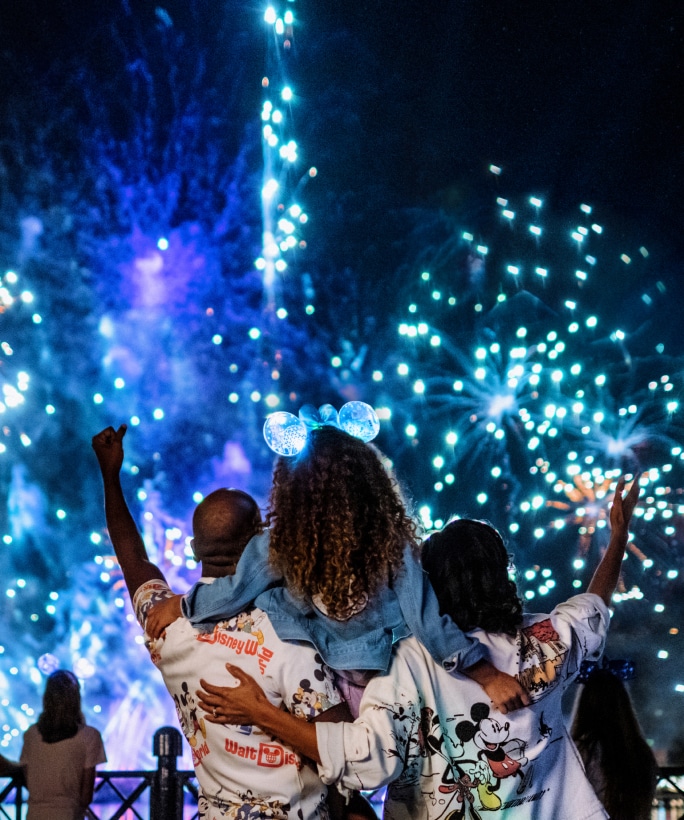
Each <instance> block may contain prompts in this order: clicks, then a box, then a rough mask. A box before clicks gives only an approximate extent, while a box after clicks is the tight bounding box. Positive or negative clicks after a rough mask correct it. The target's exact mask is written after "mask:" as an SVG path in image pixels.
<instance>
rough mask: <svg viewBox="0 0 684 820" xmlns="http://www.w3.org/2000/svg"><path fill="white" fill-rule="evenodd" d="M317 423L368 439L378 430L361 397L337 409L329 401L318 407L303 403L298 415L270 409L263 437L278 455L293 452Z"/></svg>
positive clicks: (373, 411)
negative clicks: (271, 411) (360, 399)
mask: <svg viewBox="0 0 684 820" xmlns="http://www.w3.org/2000/svg"><path fill="white" fill-rule="evenodd" d="M320 427H337V428H338V429H340V430H344V432H345V433H349V435H350V436H354V437H355V438H360V439H361V441H365V442H368V441H372V440H373V439H374V438H375V437H376V436H377V434H378V432H379V431H380V421H379V420H378V415H377V413H376V412H375V410H373V408H372V407H371V406H370V404H366V403H365V402H363V401H348V402H347V403H346V404H345V405H343V406H342V408H341V409H340V412H339V413H338V412H337V410H335V408H334V407H333V406H332V404H323V405H321V406H320V407H319V408H318V409H316V408H315V407H314V406H313V405H312V404H305V405H304V406H303V407H302V408H301V410H300V411H299V416H295V415H293V414H292V413H288V412H286V411H285V410H278V411H277V412H276V413H271V415H270V416H268V417H267V418H266V421H265V422H264V438H265V439H266V444H268V446H269V447H270V448H271V450H273V452H274V453H278V455H279V456H296V455H299V453H301V452H302V450H303V449H304V446H305V445H306V438H307V435H308V432H309V430H317V429H318V428H320Z"/></svg>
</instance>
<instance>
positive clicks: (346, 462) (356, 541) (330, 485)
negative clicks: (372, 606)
mask: <svg viewBox="0 0 684 820" xmlns="http://www.w3.org/2000/svg"><path fill="white" fill-rule="evenodd" d="M266 521H267V523H268V525H269V526H270V528H271V535H270V549H271V560H272V561H273V563H274V565H275V566H276V567H277V568H278V569H279V570H280V571H281V573H282V574H283V576H284V578H285V580H286V582H287V584H288V587H289V588H290V589H291V590H292V591H293V592H294V593H295V594H298V595H300V596H302V597H304V598H308V599H313V598H314V597H315V598H316V604H317V605H319V606H320V608H321V609H323V610H324V611H325V612H326V613H327V614H328V615H329V616H330V617H332V618H335V619H337V620H346V619H347V618H349V617H351V616H352V615H353V614H354V613H355V612H357V611H359V609H361V608H362V607H363V606H364V605H365V603H366V601H367V600H368V598H370V597H371V596H372V595H373V593H374V592H375V591H376V590H377V589H379V588H381V587H382V586H383V585H385V584H389V583H391V582H392V580H393V579H394V577H395V575H396V573H397V571H398V570H399V569H400V568H401V566H402V565H403V553H404V550H405V549H406V547H407V545H408V546H410V547H411V548H412V549H414V550H416V549H417V534H416V523H415V522H414V521H413V519H412V518H411V517H410V516H409V514H408V512H407V511H406V507H405V503H404V500H403V498H402V495H401V492H400V490H399V487H398V484H397V481H396V479H395V478H394V476H393V475H392V473H391V472H390V471H389V470H388V469H387V468H386V467H385V466H384V465H383V462H382V455H381V454H380V452H379V451H378V450H377V449H376V448H375V447H374V446H372V445H370V444H365V443H364V442H362V441H360V440H359V439H357V438H354V437H353V436H350V435H348V434H347V433H345V432H343V431H342V430H339V429H337V428H335V427H330V426H326V427H322V428H320V429H317V430H313V431H311V432H310V433H309V437H308V440H307V445H306V447H305V448H304V450H303V451H302V452H301V453H300V455H299V456H297V457H296V458H280V459H278V461H277V462H276V465H275V469H274V473H273V486H272V488H271V494H270V498H269V504H268V512H267V515H266Z"/></svg>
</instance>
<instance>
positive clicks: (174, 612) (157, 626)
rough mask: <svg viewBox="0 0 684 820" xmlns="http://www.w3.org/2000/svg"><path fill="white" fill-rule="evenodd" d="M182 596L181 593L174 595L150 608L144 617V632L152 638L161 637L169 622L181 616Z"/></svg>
mask: <svg viewBox="0 0 684 820" xmlns="http://www.w3.org/2000/svg"><path fill="white" fill-rule="evenodd" d="M182 598H183V596H182V595H174V596H173V597H171V598H165V599H164V600H163V601H159V603H158V604H155V605H154V606H153V607H151V608H150V611H149V612H148V613H147V617H146V618H145V632H147V634H148V635H149V636H150V638H152V639H153V640H157V639H158V638H161V636H162V635H163V634H164V630H165V629H166V627H167V626H169V624H172V623H173V622H174V621H177V620H178V618H182V617H183V611H182V610H181V599H182Z"/></svg>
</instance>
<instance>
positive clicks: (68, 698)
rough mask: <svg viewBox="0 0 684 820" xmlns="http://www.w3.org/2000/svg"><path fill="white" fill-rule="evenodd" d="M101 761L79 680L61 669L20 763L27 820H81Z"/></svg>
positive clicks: (27, 734) (49, 682)
mask: <svg viewBox="0 0 684 820" xmlns="http://www.w3.org/2000/svg"><path fill="white" fill-rule="evenodd" d="M106 760H107V757H106V755H105V750H104V745H103V743H102V737H101V736H100V733H99V732H98V731H97V729H94V728H93V727H92V726H87V725H86V723H85V719H84V717H83V712H82V711H81V690H80V687H79V683H78V679H77V678H76V676H75V675H74V674H73V673H71V672H68V671H66V670H65V669H59V670H58V671H57V672H53V673H52V675H50V677H49V678H48V679H47V683H46V686H45V693H44V694H43V711H42V713H41V715H40V717H39V718H38V722H37V723H34V725H33V726H30V727H29V728H28V730H27V731H26V732H25V734H24V747H23V749H22V751H21V758H20V760H19V763H20V765H21V766H22V767H23V769H24V774H25V776H26V786H27V788H28V792H29V799H28V815H27V817H26V820H83V817H84V815H85V811H86V809H87V807H88V806H89V805H90V801H91V800H92V798H93V787H94V784H95V766H97V764H98V763H104V762H105V761H106Z"/></svg>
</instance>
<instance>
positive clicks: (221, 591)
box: [181, 530, 281, 625]
mask: <svg viewBox="0 0 684 820" xmlns="http://www.w3.org/2000/svg"><path fill="white" fill-rule="evenodd" d="M268 542H269V532H268V530H264V532H262V533H260V534H259V535H255V536H254V537H253V538H252V539H251V540H250V541H249V543H248V544H247V546H246V547H245V550H244V552H243V553H242V555H241V557H240V560H239V561H238V564H237V567H236V569H235V575H226V576H224V577H223V578H217V579H216V580H215V581H214V583H212V584H203V583H202V582H199V583H197V584H195V586H194V587H192V589H191V590H190V591H189V592H188V593H187V595H186V596H185V597H184V598H183V599H182V601H181V608H182V610H183V615H185V617H186V618H187V619H188V620H189V621H190V623H191V624H193V625H197V624H199V623H201V622H202V621H209V620H216V619H218V618H233V617H235V615H237V614H238V613H240V612H242V611H243V610H244V609H246V608H247V607H248V606H249V604H251V603H252V601H254V599H255V598H256V597H257V595H260V594H261V593H262V592H264V591H265V590H266V589H268V588H269V587H270V586H272V585H273V584H275V583H277V582H278V581H280V580H281V576H280V575H279V574H278V573H277V572H276V571H275V570H274V569H273V567H272V566H271V564H270V562H269V560H268Z"/></svg>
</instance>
